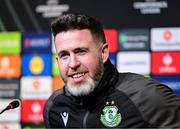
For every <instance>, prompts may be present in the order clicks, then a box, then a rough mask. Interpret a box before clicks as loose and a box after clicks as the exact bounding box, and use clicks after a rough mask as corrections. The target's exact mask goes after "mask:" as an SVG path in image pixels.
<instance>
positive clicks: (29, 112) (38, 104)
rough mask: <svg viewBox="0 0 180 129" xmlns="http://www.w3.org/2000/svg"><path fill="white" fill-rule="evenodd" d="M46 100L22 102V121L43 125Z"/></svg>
mask: <svg viewBox="0 0 180 129" xmlns="http://www.w3.org/2000/svg"><path fill="white" fill-rule="evenodd" d="M45 103H46V100H22V102H21V107H22V110H21V120H22V122H30V123H42V122H43V109H44V105H45Z"/></svg>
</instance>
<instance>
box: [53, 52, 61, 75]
mask: <svg viewBox="0 0 180 129" xmlns="http://www.w3.org/2000/svg"><path fill="white" fill-rule="evenodd" d="M52 75H53V76H59V75H60V71H59V68H58V63H57V61H56V55H53V56H52Z"/></svg>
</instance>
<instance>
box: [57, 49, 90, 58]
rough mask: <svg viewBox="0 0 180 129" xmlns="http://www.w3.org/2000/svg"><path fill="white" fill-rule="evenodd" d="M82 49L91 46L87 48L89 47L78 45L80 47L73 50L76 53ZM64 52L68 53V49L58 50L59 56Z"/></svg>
mask: <svg viewBox="0 0 180 129" xmlns="http://www.w3.org/2000/svg"><path fill="white" fill-rule="evenodd" d="M80 50H85V51H88V50H89V48H87V47H78V48H75V49H73V50H72V51H73V52H74V53H76V52H78V51H80ZM64 53H68V51H67V50H62V51H60V52H58V54H57V55H58V56H61V55H62V54H64Z"/></svg>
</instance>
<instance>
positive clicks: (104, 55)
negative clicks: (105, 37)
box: [102, 43, 109, 63]
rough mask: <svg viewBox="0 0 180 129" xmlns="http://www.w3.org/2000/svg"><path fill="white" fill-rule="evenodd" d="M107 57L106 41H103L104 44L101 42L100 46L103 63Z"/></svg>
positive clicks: (107, 47)
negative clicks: (101, 45)
mask: <svg viewBox="0 0 180 129" xmlns="http://www.w3.org/2000/svg"><path fill="white" fill-rule="evenodd" d="M108 58H109V46H108V44H107V43H105V44H103V47H102V59H103V63H104V62H106V61H107V59H108Z"/></svg>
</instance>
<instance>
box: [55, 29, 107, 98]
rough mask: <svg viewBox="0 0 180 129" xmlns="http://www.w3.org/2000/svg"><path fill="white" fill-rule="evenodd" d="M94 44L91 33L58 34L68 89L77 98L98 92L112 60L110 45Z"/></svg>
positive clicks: (57, 39)
mask: <svg viewBox="0 0 180 129" xmlns="http://www.w3.org/2000/svg"><path fill="white" fill-rule="evenodd" d="M98 44H99V45H97V43H96V42H95V41H94V39H93V37H92V35H91V33H90V31H89V30H87V29H83V30H70V31H67V32H61V33H58V34H57V35H56V37H55V46H56V50H57V54H58V56H57V61H58V65H59V68H60V73H61V76H62V78H63V80H64V82H65V83H66V84H67V85H66V88H67V89H68V91H69V92H70V93H71V94H73V95H74V96H81V95H87V94H89V93H90V92H92V91H93V90H94V88H95V87H96V85H97V83H98V82H99V80H100V78H101V77H102V74H103V69H104V66H103V63H104V62H105V61H106V60H107V58H108V51H107V50H105V52H104V49H106V48H105V46H107V45H106V44H102V43H100V42H99V43H98Z"/></svg>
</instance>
